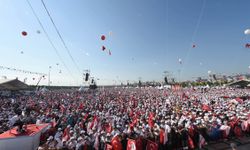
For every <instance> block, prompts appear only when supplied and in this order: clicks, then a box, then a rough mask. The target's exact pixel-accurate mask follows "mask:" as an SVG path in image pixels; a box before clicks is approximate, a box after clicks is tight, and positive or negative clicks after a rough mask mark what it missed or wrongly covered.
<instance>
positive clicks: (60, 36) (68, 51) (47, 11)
mask: <svg viewBox="0 0 250 150" xmlns="http://www.w3.org/2000/svg"><path fill="white" fill-rule="evenodd" d="M41 2H42V4H43V7H44V9H45V10H46V13H47V15H48V16H49V18H50V21H51V22H52V24H53V26H54V28H55V30H56V32H57V34H58V36H59V38H60V40H61V42H62V43H63V46H64V47H65V49H66V51H67V53H68V55H69V56H70V58H71V60H72V62H73V63H74V65H75V67H76V68H77V70H78V71H79V73H81V71H80V69H79V67H78V65H77V63H76V61H75V60H74V58H73V56H72V55H71V53H70V50H69V48H68V46H67V45H66V43H65V41H64V39H63V37H62V35H61V33H60V31H59V30H58V28H57V26H56V24H55V22H54V20H53V18H52V16H51V15H50V12H49V10H48V9H47V7H46V5H45V3H44V1H43V0H41Z"/></svg>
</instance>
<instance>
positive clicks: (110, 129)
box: [103, 123, 112, 133]
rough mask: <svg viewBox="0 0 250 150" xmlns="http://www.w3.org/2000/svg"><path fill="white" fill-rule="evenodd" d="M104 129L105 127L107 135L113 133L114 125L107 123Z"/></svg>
mask: <svg viewBox="0 0 250 150" xmlns="http://www.w3.org/2000/svg"><path fill="white" fill-rule="evenodd" d="M103 127H104V130H105V131H106V132H107V133H111V132H112V125H111V123H107V124H105V125H104V126H103Z"/></svg>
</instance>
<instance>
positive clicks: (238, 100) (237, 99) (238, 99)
mask: <svg viewBox="0 0 250 150" xmlns="http://www.w3.org/2000/svg"><path fill="white" fill-rule="evenodd" d="M235 100H236V101H237V102H239V103H240V104H242V103H243V99H241V98H239V97H237V98H235Z"/></svg>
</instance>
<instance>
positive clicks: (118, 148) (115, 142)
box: [111, 136, 122, 150]
mask: <svg viewBox="0 0 250 150" xmlns="http://www.w3.org/2000/svg"><path fill="white" fill-rule="evenodd" d="M111 145H112V148H113V150H122V143H121V142H120V140H119V138H118V136H115V137H114V138H113V139H112V141H111Z"/></svg>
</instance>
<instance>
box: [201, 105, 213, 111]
mask: <svg viewBox="0 0 250 150" xmlns="http://www.w3.org/2000/svg"><path fill="white" fill-rule="evenodd" d="M202 109H203V110H206V111H211V110H212V109H211V108H210V107H209V106H208V105H206V104H203V106H202Z"/></svg>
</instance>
